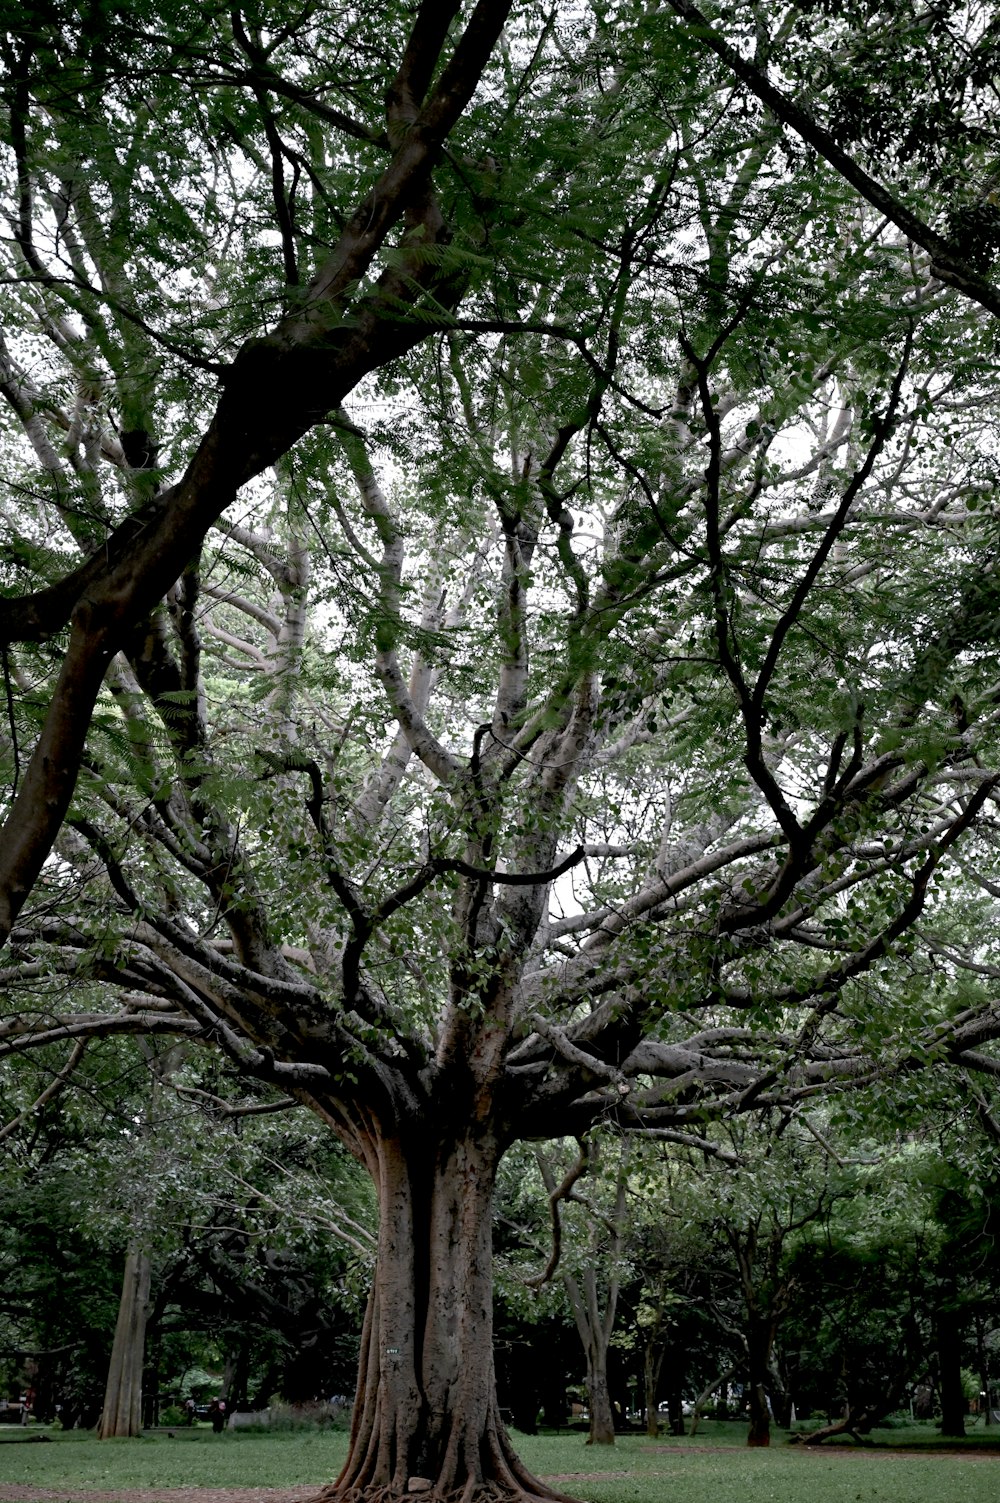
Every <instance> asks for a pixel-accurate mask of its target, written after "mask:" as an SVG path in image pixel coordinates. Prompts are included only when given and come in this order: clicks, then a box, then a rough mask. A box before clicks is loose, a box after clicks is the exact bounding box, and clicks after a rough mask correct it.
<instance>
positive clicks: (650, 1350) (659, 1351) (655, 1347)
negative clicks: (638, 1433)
mask: <svg viewBox="0 0 1000 1503" xmlns="http://www.w3.org/2000/svg"><path fill="white" fill-rule="evenodd" d="M658 1336H659V1323H657V1329H656V1331H655V1333H649V1334H648V1335H647V1337H646V1349H645V1351H644V1352H643V1365H642V1377H643V1392H644V1394H645V1405H646V1434H647V1435H648V1436H649V1437H650V1439H651V1440H655V1439H656V1437H657V1436H658V1435H659V1433H660V1417H659V1411H658V1409H657V1407H656V1402H657V1399H658V1398H659V1393H660V1373H661V1372H662V1371H663V1356H664V1348H663V1345H662V1343H661V1342H660V1341H659V1340H658V1339H657V1338H658Z"/></svg>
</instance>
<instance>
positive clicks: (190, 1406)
mask: <svg viewBox="0 0 1000 1503" xmlns="http://www.w3.org/2000/svg"><path fill="white" fill-rule="evenodd" d="M194 1409H195V1404H194V1399H185V1400H184V1413H185V1415H186V1416H187V1422H188V1424H189V1425H193V1424H194Z"/></svg>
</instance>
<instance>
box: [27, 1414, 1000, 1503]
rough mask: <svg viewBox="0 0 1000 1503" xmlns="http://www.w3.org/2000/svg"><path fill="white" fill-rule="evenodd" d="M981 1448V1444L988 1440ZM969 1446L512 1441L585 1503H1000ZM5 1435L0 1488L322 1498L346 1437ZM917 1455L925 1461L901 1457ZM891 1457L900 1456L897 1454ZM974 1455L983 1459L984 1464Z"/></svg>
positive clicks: (725, 1430)
mask: <svg viewBox="0 0 1000 1503" xmlns="http://www.w3.org/2000/svg"><path fill="white" fill-rule="evenodd" d="M980 1437H981V1432H980ZM980 1437H976V1436H975V1435H973V1436H972V1437H970V1440H969V1441H968V1442H966V1443H965V1444H964V1445H963V1446H961V1448H960V1449H957V1450H949V1451H943V1450H941V1449H940V1448H939V1446H937V1445H935V1444H934V1442H935V1441H936V1440H937V1437H936V1433H935V1432H934V1430H933V1427H915V1428H913V1429H911V1428H909V1427H907V1428H906V1429H898V1430H889V1431H880V1432H879V1433H878V1436H877V1437H876V1439H877V1444H876V1446H874V1447H873V1448H872V1449H865V1450H860V1449H858V1448H856V1447H855V1448H851V1449H850V1450H848V1449H847V1448H846V1447H842V1448H840V1449H839V1450H838V1451H836V1452H834V1453H831V1452H830V1451H829V1450H828V1449H826V1448H824V1449H822V1450H817V1451H809V1450H805V1449H803V1448H802V1447H798V1446H788V1445H786V1444H784V1443H780V1442H783V1441H784V1437H776V1443H775V1444H774V1445H772V1446H771V1448H770V1449H769V1450H766V1451H748V1450H747V1449H746V1446H745V1440H746V1430H745V1427H741V1426H739V1425H737V1424H728V1425H723V1424H716V1423H708V1424H706V1425H705V1426H704V1427H703V1429H702V1430H700V1431H699V1434H698V1435H697V1436H695V1437H694V1439H693V1440H692V1439H691V1438H690V1437H684V1438H682V1439H667V1438H664V1439H662V1440H660V1441H658V1442H655V1443H654V1442H651V1441H649V1440H647V1439H646V1438H645V1437H644V1436H625V1437H622V1438H620V1439H619V1441H618V1444H617V1445H615V1446H614V1447H613V1448H607V1449H606V1448H604V1447H593V1446H585V1445H584V1442H583V1437H582V1436H580V1435H569V1436H567V1435H558V1436H555V1435H545V1436H528V1435H515V1441H516V1443H517V1446H518V1449H519V1450H520V1452H521V1454H522V1456H523V1457H524V1460H525V1461H526V1463H527V1464H528V1466H529V1467H531V1468H532V1470H533V1471H535V1472H537V1473H538V1474H539V1475H541V1476H547V1477H558V1478H559V1479H560V1480H559V1481H558V1482H557V1483H556V1486H558V1487H559V1488H560V1489H562V1490H563V1491H565V1492H568V1493H570V1494H572V1495H573V1496H574V1497H577V1498H580V1499H583V1500H585V1503H996V1499H997V1497H998V1495H1000V1485H998V1484H1000V1455H997V1456H995V1457H993V1458H991V1457H989V1456H986V1455H984V1454H982V1448H981V1444H980V1445H977V1441H978V1440H980ZM15 1439H16V1437H15V1436H7V1435H5V1434H2V1433H0V1483H5V1482H17V1483H22V1484H25V1483H26V1484H28V1485H34V1486H36V1487H38V1488H39V1489H42V1488H52V1489H58V1488H61V1487H65V1488H80V1489H86V1488H94V1489H104V1490H107V1491H110V1492H114V1490H115V1489H118V1488H120V1489H122V1491H125V1490H126V1489H130V1488H171V1487H176V1488H181V1487H188V1488H191V1487H231V1488H240V1487H251V1486H252V1487H286V1488H287V1487H295V1486H298V1485H300V1484H302V1485H304V1486H306V1487H310V1486H316V1487H318V1486H319V1485H320V1484H321V1483H323V1482H324V1481H329V1479H330V1478H331V1477H333V1476H334V1475H335V1474H336V1472H337V1471H338V1470H339V1467H340V1464H341V1462H342V1460H343V1457H344V1453H345V1449H346V1444H347V1442H346V1437H345V1436H344V1435H343V1433H336V1432H332V1433H331V1432H327V1433H310V1432H302V1431H299V1432H292V1433H288V1434H279V1435H266V1434H246V1433H242V1434H239V1433H237V1434H224V1435H213V1434H212V1432H211V1431H210V1430H209V1429H207V1428H206V1429H196V1430H193V1431H191V1430H178V1431H177V1433H176V1434H175V1436H174V1437H173V1438H172V1439H171V1438H170V1437H168V1436H167V1435H166V1434H165V1433H163V1432H160V1433H154V1434H151V1435H149V1436H147V1437H144V1438H143V1439H142V1440H131V1441H129V1440H126V1441H97V1440H95V1439H94V1438H93V1436H92V1435H90V1434H89V1433H81V1432H79V1431H75V1432H70V1433H69V1434H67V1435H55V1436H53V1444H51V1445H19V1444H9V1443H8V1442H9V1441H13V1440H15ZM913 1445H921V1446H922V1449H923V1454H908V1453H904V1454H900V1452H899V1451H898V1450H897V1449H895V1448H896V1447H899V1446H905V1447H910V1446H913ZM891 1448H892V1449H891ZM977 1451H978V1452H979V1454H977Z"/></svg>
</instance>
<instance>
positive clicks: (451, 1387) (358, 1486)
mask: <svg viewBox="0 0 1000 1503" xmlns="http://www.w3.org/2000/svg"><path fill="white" fill-rule="evenodd" d="M501 1152H502V1149H501V1148H500V1146H499V1145H498V1143H497V1142H496V1140H495V1139H493V1138H492V1137H491V1136H490V1135H489V1134H488V1133H485V1134H479V1135H477V1134H476V1133H475V1131H472V1130H470V1131H469V1132H468V1133H467V1134H464V1135H462V1134H456V1135H454V1136H450V1137H449V1136H446V1137H443V1138H439V1139H438V1140H437V1141H434V1140H432V1139H429V1136H428V1135H427V1134H426V1133H421V1132H420V1131H419V1130H417V1129H414V1131H413V1132H412V1133H409V1134H407V1135H406V1137H405V1139H404V1137H403V1135H402V1134H397V1135H393V1136H382V1135H380V1134H378V1133H377V1132H370V1133H369V1136H368V1139H367V1143H366V1145H365V1157H366V1162H367V1163H368V1167H369V1169H370V1170H371V1172H372V1174H373V1177H374V1179H375V1182H376V1187H377V1190H378V1196H379V1213H380V1215H379V1222H380V1225H379V1240H378V1255H377V1262H376V1270H375V1277H374V1280H373V1283H372V1288H371V1293H370V1296H369V1300H368V1309H367V1312H366V1316H365V1325H364V1331H363V1334H362V1338H361V1355H360V1362H359V1368H358V1387H357V1395H356V1398H355V1405H354V1416H353V1420H352V1425H351V1440H350V1450H349V1454H348V1458H347V1461H346V1462H345V1464H344V1468H343V1470H342V1472H341V1474H340V1476H339V1477H338V1478H337V1480H336V1482H335V1483H334V1484H333V1485H332V1486H331V1487H330V1488H328V1489H326V1490H325V1491H324V1493H323V1494H322V1495H321V1496H322V1497H323V1498H324V1499H336V1500H338V1503H339V1500H354V1499H359V1498H362V1497H364V1498H365V1500H366V1503H371V1500H372V1499H388V1498H395V1497H398V1498H403V1497H405V1496H407V1495H408V1493H411V1492H420V1493H422V1494H424V1495H426V1496H428V1497H432V1498H435V1499H439V1498H448V1499H462V1500H464V1503H472V1500H474V1499H477V1498H480V1497H489V1498H491V1499H496V1498H502V1497H517V1498H524V1497H529V1498H540V1499H551V1498H559V1497H560V1496H561V1495H560V1494H558V1493H554V1492H552V1491H551V1490H550V1489H549V1488H547V1487H546V1486H545V1485H544V1483H542V1482H539V1481H538V1480H537V1479H536V1478H534V1477H532V1476H531V1475H530V1473H528V1472H527V1471H526V1470H525V1468H524V1467H523V1466H522V1464H521V1462H520V1460H519V1458H518V1456H517V1455H516V1453H515V1452H514V1449H513V1447H512V1446H511V1443H510V1441H509V1439H508V1437H507V1434H506V1431H505V1429H504V1426H503V1422H502V1420H501V1417H500V1411H499V1407H498V1404H497V1398H496V1385H495V1378H494V1368H493V1267H492V1218H491V1213H492V1197H493V1187H494V1180H495V1176H496V1170H497V1166H498V1164H499V1161H500V1156H501Z"/></svg>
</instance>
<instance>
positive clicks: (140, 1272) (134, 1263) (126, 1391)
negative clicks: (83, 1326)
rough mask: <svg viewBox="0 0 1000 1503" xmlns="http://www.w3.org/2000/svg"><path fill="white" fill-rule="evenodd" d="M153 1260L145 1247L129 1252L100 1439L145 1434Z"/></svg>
mask: <svg viewBox="0 0 1000 1503" xmlns="http://www.w3.org/2000/svg"><path fill="white" fill-rule="evenodd" d="M149 1283H150V1260H149V1254H148V1252H146V1250H145V1249H144V1248H141V1247H133V1248H130V1249H129V1252H128V1256H127V1257H126V1259H125V1273H124V1277H123V1278H122V1297H121V1302H120V1304H119V1306H118V1323H117V1325H116V1326H115V1339H114V1345H113V1346H112V1348H111V1362H110V1364H109V1367H108V1383H107V1388H106V1389H105V1392H104V1409H103V1412H102V1414H101V1420H100V1424H99V1425H98V1428H97V1434H98V1438H99V1439H100V1440H109V1439H111V1438H112V1437H120V1436H127V1435H139V1434H141V1433H142V1370H143V1359H144V1356H145V1351H146V1319H147V1317H148V1315H149Z"/></svg>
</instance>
